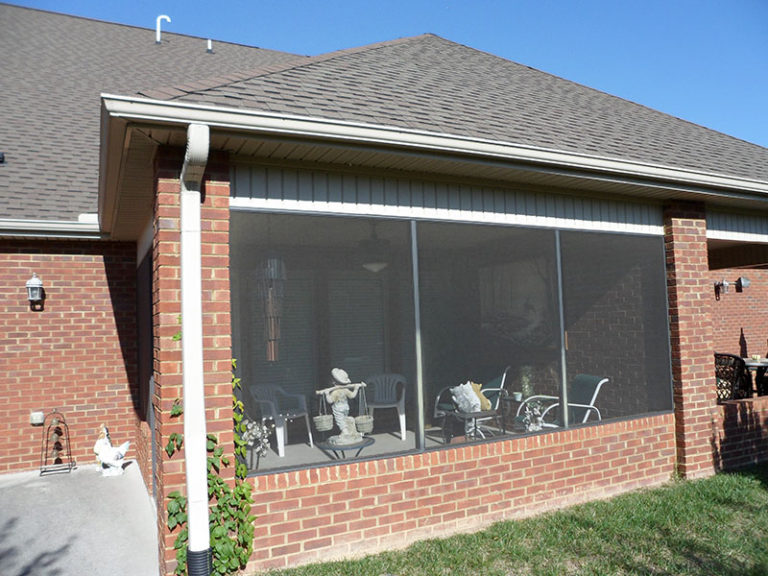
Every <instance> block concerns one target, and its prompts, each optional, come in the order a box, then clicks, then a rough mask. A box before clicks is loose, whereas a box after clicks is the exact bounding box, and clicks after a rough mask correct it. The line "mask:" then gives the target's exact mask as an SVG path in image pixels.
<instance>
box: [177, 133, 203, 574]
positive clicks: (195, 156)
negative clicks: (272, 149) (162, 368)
mask: <svg viewBox="0 0 768 576" xmlns="http://www.w3.org/2000/svg"><path fill="white" fill-rule="evenodd" d="M209 139H210V131H209V128H208V126H207V125H205V124H190V125H189V128H188V129H187V151H186V154H185V155H184V165H183V167H182V169H181V335H182V337H181V342H182V346H181V347H182V373H183V376H182V381H183V384H184V453H185V455H186V476H187V526H188V528H189V543H188V552H187V569H188V574H189V575H190V576H200V575H206V576H207V575H208V574H210V569H209V565H210V535H209V530H208V470H207V457H208V455H207V453H206V426H205V390H204V387H203V306H202V281H201V272H200V268H201V259H200V202H201V197H200V192H201V184H202V180H203V172H204V171H205V165H206V163H207V161H208V147H209Z"/></svg>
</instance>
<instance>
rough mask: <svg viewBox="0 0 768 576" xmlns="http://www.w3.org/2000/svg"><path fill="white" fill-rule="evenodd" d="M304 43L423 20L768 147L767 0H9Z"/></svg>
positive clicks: (322, 46)
mask: <svg viewBox="0 0 768 576" xmlns="http://www.w3.org/2000/svg"><path fill="white" fill-rule="evenodd" d="M10 3H12V4H19V5H23V6H30V7H35V8H40V9H44V10H51V11H56V12H65V13H68V14H75V15H78V16H85V17H89V18H96V19H99V20H107V21H111V22H119V23H123V24H129V25H134V26H141V27H144V28H152V29H154V26H155V18H156V17H157V16H158V15H159V14H167V15H168V16H170V17H171V22H170V23H166V24H164V25H163V29H164V30H168V31H170V32H176V33H180V34H189V35H192V36H201V37H204V38H213V39H214V40H225V41H229V42H237V43H242V44H249V45H254V46H261V47H264V48H271V49H275V50H283V51H286V52H294V53H299V54H311V55H314V54H320V53H323V52H329V51H332V50H338V49H342V48H349V47H352V46H360V45H363V44H369V43H372V42H379V41H382V40H390V39H393V38H400V37H403V36H413V35H417V34H422V33H424V32H432V33H435V34H439V35H440V36H443V37H445V38H448V39H450V40H453V41H455V42H460V43H462V44H466V45H468V46H472V47H473V48H477V49H479V50H484V51H487V52H491V53H493V54H496V55H498V56H502V57H504V58H508V59H510V60H514V61H516V62H520V63H521V64H526V65H528V66H531V67H533V68H538V69H540V70H543V71H545V72H549V73H552V74H555V75H557V76H561V77H563V78H567V79H569V80H572V81H575V82H579V83H581V84H586V85H588V86H591V87H593V88H597V89H599V90H603V91H605V92H608V93H611V94H614V95H616V96H620V97H622V98H626V99H628V100H632V101H635V102H638V103H640V104H644V105H646V106H649V107H651V108H655V109H657V110H661V111H662V112H666V113H668V114H672V115H674V116H678V117H680V118H684V119H686V120H689V121H691V122H695V123H697V124H702V125H704V126H707V127H710V128H713V129H715V130H719V131H721V132H725V133H727V134H730V135H732V136H735V137H737V138H741V139H743V140H748V141H750V142H754V143H756V144H760V145H762V146H766V147H768V0H610V1H609V0H387V1H383V0H382V1H379V0H237V1H227V0H221V1H219V2H211V1H201V0H152V1H149V0H131V1H123V0H31V1H25V0H11V2H10Z"/></svg>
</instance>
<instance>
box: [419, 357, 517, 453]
mask: <svg viewBox="0 0 768 576" xmlns="http://www.w3.org/2000/svg"><path fill="white" fill-rule="evenodd" d="M511 368H512V367H511V366H507V367H506V368H504V371H503V372H502V373H501V374H499V375H498V376H497V377H496V378H493V379H491V380H489V381H488V382H486V383H484V384H483V385H482V387H481V388H480V391H481V392H482V394H483V396H485V397H486V398H487V399H488V401H489V402H490V404H491V407H490V411H493V412H496V414H499V404H500V403H501V398H502V396H503V395H504V393H505V392H504V391H505V388H504V387H505V386H506V384H507V379H508V375H509V371H510V370H511ZM451 388H453V386H446V387H445V388H443V389H442V390H440V392H438V394H437V396H436V398H435V406H434V410H433V412H432V416H433V420H434V421H435V422H438V421H439V422H441V425H442V428H443V436H444V438H446V439H448V436H450V435H451V434H450V431H449V430H446V426H447V422H446V420H447V418H446V416H450V415H451V414H452V413H455V412H458V411H459V409H458V406H456V403H455V402H454V401H453V398H452V396H451ZM496 419H497V416H483V417H478V418H474V419H473V420H472V423H473V430H472V432H473V434H475V435H477V436H480V437H481V438H485V434H486V433H488V434H491V435H492V434H493V431H492V430H491V429H490V428H489V427H488V426H487V425H485V424H484V423H487V422H490V421H493V420H496Z"/></svg>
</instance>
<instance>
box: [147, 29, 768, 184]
mask: <svg viewBox="0 0 768 576" xmlns="http://www.w3.org/2000/svg"><path fill="white" fill-rule="evenodd" d="M145 94H146V95H147V96H153V95H159V94H160V93H158V92H154V93H153V92H146V93H145ZM164 97H165V98H171V99H178V100H180V101H184V102H195V103H204V104H214V105H222V106H229V107H233V106H234V107H241V108H249V109H257V110H263V111H269V112H280V113H290V114H298V115H308V116H315V117H323V118H329V119H336V120H344V121H353V122H362V123H371V124H380V125H388V126H395V127H402V128H410V129H416V130H423V131H429V132H436V133H446V134H453V135H461V136H467V137H472V138H482V139H490V140H495V141H500V142H507V143H513V144H521V145H526V146H534V147H540V148H545V149H550V150H559V151H567V152H576V153H582V154H587V155H591V156H601V157H607V158H615V159H621V160H633V161H638V162H643V163H649V164H659V165H664V166H670V167H676V168H687V169H693V170H695V171H700V172H711V173H719V174H725V175H729V176H739V177H744V178H748V179H755V180H762V181H768V149H766V148H763V147H762V146H758V145H755V144H751V143H749V142H745V141H742V140H739V139H736V138H733V137H730V136H727V135H725V134H722V133H720V132H716V131H714V130H710V129H708V128H705V127H702V126H698V125H696V124H693V123H690V122H687V121H685V120H682V119H679V118H676V117H673V116H669V115H667V114H664V113H661V112H658V111H656V110H653V109H651V108H648V107H645V106H641V105H639V104H635V103H633V102H630V101H627V100H624V99H621V98H618V97H615V96H612V95H609V94H606V93H604V92H600V91H598V90H594V89H592V88H588V87H586V86H583V85H580V84H576V83H574V82H570V81H568V80H564V79H562V78H558V77H556V76H553V75H551V74H547V73H545V72H541V71H539V70H535V69H533V68H530V67H527V66H524V65H521V64H518V63H515V62H512V61H509V60H506V59H503V58H500V57H498V56H494V55H492V54H488V53H485V52H480V51H478V50H475V49H472V48H468V47H466V46H463V45H460V44H456V43H454V42H451V41H448V40H445V39H443V38H440V37H438V36H434V35H429V34H428V35H423V36H417V37H413V38H405V39H401V40H395V41H392V42H384V43H381V44H376V45H371V46H367V47H363V48H356V49H351V50H342V51H340V52H336V53H332V54H326V55H322V56H318V57H314V58H309V59H307V60H305V61H303V62H300V63H292V64H291V65H289V66H284V67H283V68H281V69H270V70H264V71H262V72H261V73H258V74H256V73H254V74H253V76H251V77H250V78H244V79H241V80H237V81H231V82H225V83H218V84H216V83H215V82H214V83H212V84H211V85H210V86H209V87H208V88H207V89H200V88H197V89H195V90H191V91H188V90H184V89H182V90H176V91H173V90H166V91H165V92H164Z"/></svg>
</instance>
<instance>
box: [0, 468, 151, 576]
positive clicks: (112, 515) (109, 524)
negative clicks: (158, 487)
mask: <svg viewBox="0 0 768 576" xmlns="http://www.w3.org/2000/svg"><path fill="white" fill-rule="evenodd" d="M158 572H159V568H158V553H157V530H156V528H155V507H154V505H153V503H152V499H151V498H150V497H149V495H148V494H147V490H146V488H145V486H144V481H143V479H142V477H141V473H140V472H139V467H138V466H137V465H136V463H135V462H133V461H129V463H128V465H127V466H126V468H125V473H124V474H123V475H122V476H114V477H103V476H102V475H101V471H100V470H99V469H98V468H97V466H96V465H95V464H89V465H84V466H78V467H77V468H75V469H74V470H72V471H71V472H69V473H66V472H59V473H49V474H46V475H44V476H40V473H39V471H32V472H20V473H16V474H7V475H2V476H0V573H1V574H5V575H8V576H27V575H31V574H40V575H44V574H50V575H53V574H55V575H56V576H75V575H77V576H82V575H84V574H108V575H126V576H128V575H130V576H157V575H158Z"/></svg>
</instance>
